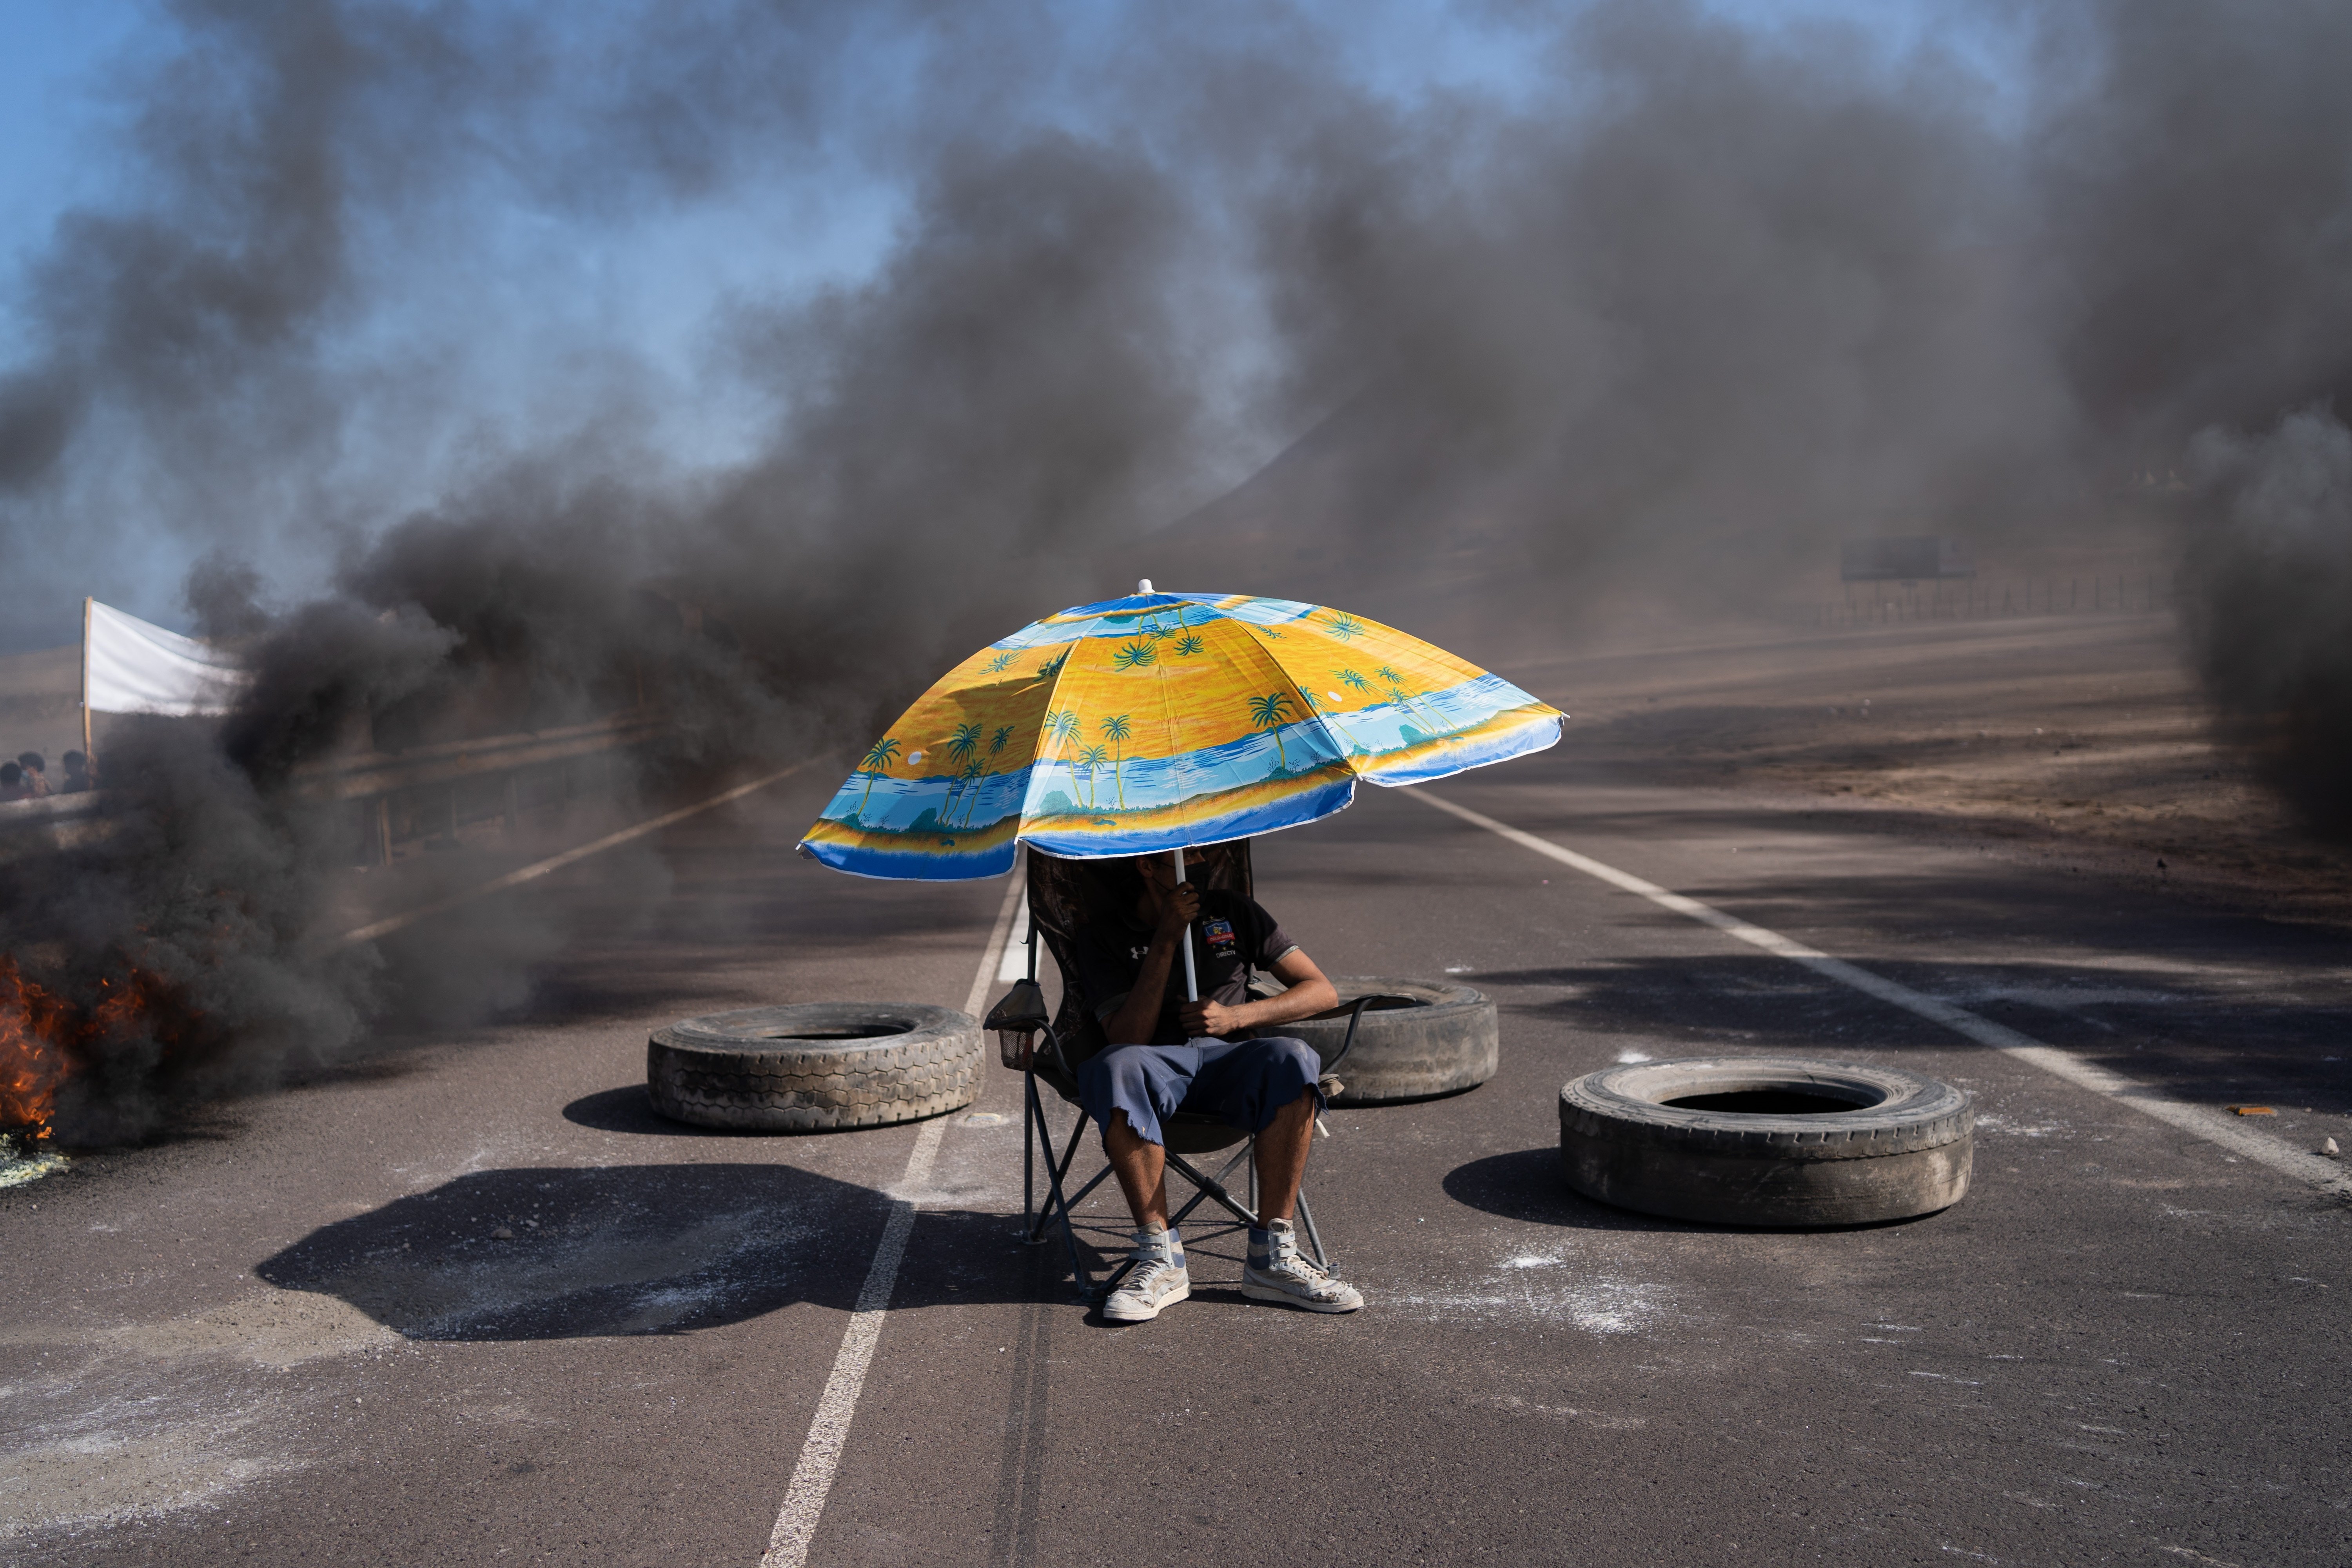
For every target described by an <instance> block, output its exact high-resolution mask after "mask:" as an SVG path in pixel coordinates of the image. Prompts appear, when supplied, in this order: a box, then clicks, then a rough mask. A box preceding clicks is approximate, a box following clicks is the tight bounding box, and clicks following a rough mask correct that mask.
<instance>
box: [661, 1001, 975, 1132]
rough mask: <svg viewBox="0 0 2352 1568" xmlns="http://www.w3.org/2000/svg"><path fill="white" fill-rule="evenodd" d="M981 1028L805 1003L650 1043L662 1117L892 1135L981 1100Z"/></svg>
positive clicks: (726, 1017)
mask: <svg viewBox="0 0 2352 1568" xmlns="http://www.w3.org/2000/svg"><path fill="white" fill-rule="evenodd" d="M981 1060H982V1052H981V1035H980V1025H979V1024H978V1023H977V1022H975V1021H974V1020H973V1019H972V1018H971V1017H970V1016H967V1015H965V1014H962V1013H959V1012H956V1011H954V1010H953V1009H952V1008H948V1007H929V1006H922V1005H917V1004H914V1003H891V1002H882V1003H869V1002H797V1003H793V1004H790V1005H783V1006H775V1007H748V1008H745V1009H743V1010H742V1011H740V1012H736V1013H711V1014H708V1015H706V1016H702V1017H699V1018H686V1019H681V1020H680V1021H679V1022H677V1023H675V1024H672V1025H670V1026H667V1027H666V1028H660V1029H656V1030H655V1031H654V1032H653V1036H652V1037H651V1038H650V1039H648V1040H647V1041H646V1088H647V1089H648V1090H650V1091H651V1093H652V1096H653V1103H654V1109H655V1110H658V1111H660V1112H661V1113H662V1114H663V1115H664V1116H667V1117H669V1118H671V1119H672V1120H674V1121H690V1122H693V1123H695V1124H696V1125H697V1126H701V1127H725V1128H732V1129H736V1130H739V1131H757V1132H816V1131H833V1130H835V1129H840V1128H849V1127H887V1126H888V1125H890V1124H891V1123H893V1122H898V1121H919V1120H920V1119H921V1118H923V1117H926V1116H937V1115H939V1114H940V1112H942V1111H947V1110H956V1109H957V1108H958V1107H960V1106H965V1105H969V1104H971V1102H972V1100H974V1099H975V1098H976V1097H977V1096H978V1095H979V1093H980V1080H981Z"/></svg>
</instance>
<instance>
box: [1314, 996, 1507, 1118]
mask: <svg viewBox="0 0 2352 1568" xmlns="http://www.w3.org/2000/svg"><path fill="white" fill-rule="evenodd" d="M1332 984H1334V985H1336V986H1338V987H1339V1002H1340V1005H1341V1007H1342V1008H1344V1007H1345V1006H1346V1005H1349V1004H1350V1003H1352V1002H1354V1001H1355V1000H1356V998H1357V997H1359V996H1370V997H1371V998H1373V1001H1372V1005H1370V1006H1369V1007H1367V1008H1365V1009H1364V1016H1363V1022H1362V1023H1361V1024H1360V1025H1359V1026H1358V1027H1357V1029H1356V1044H1355V1048H1354V1049H1352V1050H1350V1051H1349V1053H1348V1059H1347V1060H1346V1061H1344V1062H1342V1063H1340V1064H1339V1081H1340V1082H1341V1083H1343V1084H1344V1085H1346V1086H1347V1087H1346V1088H1345V1089H1343V1090H1342V1091H1341V1092H1340V1093H1339V1096H1338V1097H1337V1098H1336V1099H1335V1100H1333V1101H1332V1103H1333V1104H1335V1105H1393V1104H1396V1103H1398V1102H1399V1101H1401V1100H1429V1099H1433V1098H1434V1097H1436V1096H1438V1095H1441V1094H1455V1093H1459V1092H1460V1091H1461V1090H1463V1089H1475V1088H1477V1087H1478V1086H1479V1085H1480V1084H1482V1083H1484V1082H1486V1080H1487V1079H1490V1078H1492V1077H1494V1076H1495V1068H1496V1063H1497V1061H1498V1059H1499V1051H1500V1046H1499V1043H1498V1041H1499V1037H1498V1036H1497V1034H1496V1020H1495V1004H1494V1003H1493V1002H1492V1001H1491V1000H1489V999H1488V998H1487V996H1486V994H1485V993H1484V992H1482V991H1476V990H1474V989H1472V988H1471V987H1470V986H1467V985H1456V984H1453V983H1452V982H1450V981H1443V980H1398V979H1392V978H1387V977H1381V976H1363V975H1351V976H1348V977H1346V978H1342V979H1334V980H1333V981H1332ZM1267 1032H1268V1033H1270V1034H1279V1035H1289V1036H1293V1037H1297V1038H1298V1039H1302V1040H1305V1041H1306V1042H1307V1044H1308V1045H1309V1046H1312V1047H1314V1048H1315V1052H1316V1054H1317V1055H1318V1056H1319V1057H1321V1058H1323V1060H1324V1061H1325V1062H1326V1063H1327V1064H1328V1062H1329V1061H1330V1060H1331V1058H1334V1057H1336V1056H1338V1055H1339V1044H1340V1042H1341V1041H1342V1040H1344V1039H1346V1038H1347V1036H1348V1019H1347V1016H1346V1014H1345V1013H1344V1012H1341V1013H1340V1014H1339V1016H1336V1017H1335V1016H1331V1015H1330V1014H1324V1015H1322V1016H1318V1017H1313V1018H1300V1019H1297V1020H1295V1021H1294V1022H1291V1023H1287V1024H1282V1025H1278V1026H1275V1027H1274V1028H1272V1029H1270V1030H1268V1031H1267Z"/></svg>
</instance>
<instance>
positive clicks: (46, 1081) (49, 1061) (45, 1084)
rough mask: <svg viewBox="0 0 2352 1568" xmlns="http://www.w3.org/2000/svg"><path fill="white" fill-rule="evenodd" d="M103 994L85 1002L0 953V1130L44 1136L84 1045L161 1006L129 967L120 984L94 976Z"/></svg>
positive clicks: (116, 1033)
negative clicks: (38, 979) (45, 984)
mask: <svg viewBox="0 0 2352 1568" xmlns="http://www.w3.org/2000/svg"><path fill="white" fill-rule="evenodd" d="M99 985H100V988H101V989H102V990H103V991H104V992H105V993H106V995H105V997H104V998H103V999H102V1000H101V1001H100V1002H99V1003H98V1005H95V1006H92V1007H82V1006H79V1005H76V1004H75V1003H72V1002H69V1001H68V1000H66V999H65V998H63V997H61V996H58V994H56V993H54V992H51V991H49V990H47V989H46V988H45V987H43V986H41V985H39V984H36V983H35V982H33V981H30V980H27V979H26V978H25V976H24V974H23V973H21V972H20V971H19V970H18V969H17V967H16V960H15V959H13V958H9V957H7V956H5V954H0V1133H5V1132H10V1131H15V1132H16V1134H17V1135H18V1137H19V1138H20V1139H22V1140H23V1141H24V1142H38V1141H40V1140H42V1139H44V1138H47V1136H48V1135H49V1121H50V1118H51V1117H52V1116H53V1115H54V1114H55V1113H56V1110H57V1099H58V1089H59V1088H61V1087H62V1086H63V1085H64V1083H65V1081H66V1079H68V1078H71V1077H72V1076H73V1073H74V1069H75V1067H76V1065H77V1062H78V1060H79V1057H80V1055H81V1053H82V1051H83V1049H84V1048H85V1047H89V1046H91V1045H95V1044H98V1043H100V1042H102V1041H105V1040H108V1039H110V1038H113V1037H120V1036H122V1035H125V1034H129V1033H131V1032H133V1031H135V1030H138V1029H141V1028H142V1027H145V1026H148V1024H149V1022H150V1019H151V1015H152V1014H154V1013H156V1012H158V1011H160V1009H159V1007H158V1005H157V1004H158V1002H159V1000H160V997H159V994H158V989H157V987H156V986H155V985H154V984H153V983H152V982H151V981H150V980H149V979H148V978H147V976H145V975H143V974H142V973H139V971H137V970H135V969H134V970H132V971H131V973H130V976H129V977H128V978H127V979H126V980H125V981H124V982H123V983H122V984H115V983H114V982H112V981H110V980H101V981H100V982H99Z"/></svg>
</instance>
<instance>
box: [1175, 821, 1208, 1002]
mask: <svg viewBox="0 0 2352 1568" xmlns="http://www.w3.org/2000/svg"><path fill="white" fill-rule="evenodd" d="M1171 853H1172V854H1174V855H1175V857H1176V882H1177V885H1178V886H1179V887H1181V886H1182V885H1183V882H1184V849H1183V847H1182V846H1181V845H1179V846H1178V847H1176V848H1175V849H1174V850H1173V851H1171ZM1200 999H1201V979H1200V976H1199V975H1197V974H1195V973H1192V927H1191V926H1186V927H1185V928H1184V1000H1185V1001H1187V1002H1198V1001H1199V1000H1200Z"/></svg>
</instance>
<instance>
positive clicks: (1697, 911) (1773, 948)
mask: <svg viewBox="0 0 2352 1568" xmlns="http://www.w3.org/2000/svg"><path fill="white" fill-rule="evenodd" d="M1398 793H1399V794H1400V795H1406V796H1409V797H1410V798H1412V799H1413V800H1417V801H1420V802H1422V803H1423V804H1424V805H1433V806H1435V807H1436V808H1437V809H1438V810H1440V811H1443V812H1445V813H1448V814H1449V815H1451V816H1458V817H1460V818H1461V819H1462V820H1463V821H1465V822H1467V823H1470V824H1472V825H1473V826H1478V827H1483V828H1485V829H1486V831H1487V832H1489V833H1492V834H1495V835H1496V836H1497V837H1502V838H1507V839H1509V840H1510V841H1511V842H1512V843H1514V844H1516V845H1517V846H1519V847H1521V848H1523V849H1532V850H1534V851H1535V852H1536V853H1537V854H1538V855H1542V856H1547V857H1549V858H1551V859H1554V860H1557V861H1559V863H1560V864H1561V865H1563V866H1568V867H1571V868H1575V869H1576V870H1579V871H1581V872H1583V873H1584V874H1585V875H1586V876H1588V877H1595V878H1598V879H1601V881H1603V882H1606V883H1608V884H1609V885H1610V886H1612V887H1613V888H1621V889H1624V890H1625V891H1626V892H1629V893H1633V894H1635V895H1637V896H1639V897H1641V898H1644V899H1647V900H1650V901H1651V902H1652V903H1654V904H1656V905H1658V906H1659V907H1660V908H1662V909H1668V910H1674V911H1675V913H1676V914H1678V915H1687V916H1688V917H1689V918H1691V919H1692V920H1695V921H1699V922H1700V923H1702V924H1704V925H1711V926H1713V927H1714V928H1715V929H1716V930H1717V931H1721V932H1723V933H1724V934H1725V935H1727V936H1732V937H1737V938H1738V939H1739V940H1740V941H1741V942H1746V943H1748V945H1749V946H1751V947H1760V948H1762V949H1763V950H1764V951H1765V952H1769V953H1771V954H1772V955H1773V956H1775V957H1777V958H1785V959H1788V960H1789V961H1790V962H1791V963H1801V964H1803V965H1804V966H1805V967H1806V968H1808V969H1810V970H1811V971H1812V972H1813V973H1816V974H1821V975H1824V976H1826V977H1828V978H1829V979H1832V980H1834V981H1836V982H1838V983H1839V984H1842V985H1850V986H1852V987H1853V989H1855V990H1856V991H1859V992H1862V993H1863V994H1865V995H1869V996H1874V997H1876V998H1878V1000H1880V1001H1882V1002H1885V1003H1887V1004H1888V1005H1892V1006H1896V1007H1900V1008H1902V1009H1903V1010H1904V1011H1905V1012H1906V1013H1911V1014H1915V1015H1916V1016H1919V1017H1922V1018H1925V1019H1927V1021H1928V1022H1929V1023H1932V1024H1940V1025H1942V1026H1944V1027H1945V1028H1948V1029H1949V1030H1951V1031H1952V1032H1953V1033H1954V1034H1957V1035H1963V1036H1965V1037H1968V1038H1969V1039H1971V1040H1974V1041H1976V1042H1977V1044H1979V1045H1980V1046H1990V1047H1992V1048H1993V1049H1994V1050H1997V1051H1999V1052H2000V1053H2001V1054H2002V1055H2004V1056H2010V1057H2014V1058H2017V1059H2018V1060H2019V1061H2021V1062H2024V1063H2026V1064H2028V1065H2029V1066H2032V1067H2037V1068H2041V1069H2042V1071H2043V1072H2046V1073H2049V1074H2051V1075H2052V1076H2053V1077H2056V1078H2063V1079H2065V1080H2066V1081H2067V1082H2068V1083H2071V1084H2074V1085H2075V1086H2076V1087H2078V1088H2081V1089H2089V1090H2091V1091H2092V1092H2093V1093H2095V1094H2103V1095H2105V1096H2106V1097H2107V1098H2108V1099H2110V1100H2120V1101H2121V1102H2123V1103H2124V1104H2126V1105H2128V1106H2130V1107H2131V1108H2132V1109H2133V1110H2137V1111H2140V1112H2141V1113H2143V1114H2145V1115H2148V1116H2153V1117H2155V1118H2156V1119H2157V1120H2158V1121H2164V1122H2168V1123H2170V1124H2171V1125H2172V1126H2175V1127H2178V1128H2179V1129H2180V1131H2183V1132H2186V1133H2188V1134H2189V1135H2190V1136H2191V1137H2195V1138H2201V1139H2203V1140H2204V1141H2205V1142H2209V1143H2212V1144H2216V1145H2218V1146H2220V1147H2221V1148H2223V1149H2227V1150H2229V1151H2230V1152H2232V1153H2234V1154H2241V1155H2243V1156H2244V1157H2245V1158H2247V1159H2249V1160H2252V1161H2253V1162H2255V1163H2257V1164H2263V1165H2267V1166H2269V1167H2270V1168H2271V1169H2272V1170H2273V1171H2276V1172H2278V1173H2280V1174H2282V1175H2285V1176H2291V1177H2293V1178H2294V1179H2295V1180H2296V1181H2299V1182H2308V1183H2310V1184H2312V1185H2313V1186H2315V1187H2318V1188H2320V1189H2321V1190H2323V1191H2325V1192H2330V1193H2334V1194H2337V1195H2338V1196H2342V1197H2352V1178H2347V1176H2346V1175H2345V1174H2344V1173H2343V1171H2342V1169H2341V1168H2340V1167H2338V1166H2337V1165H2336V1163H2334V1162H2333V1161H2330V1160H2326V1159H2324V1158H2322V1157H2321V1156H2319V1155H2317V1154H2306V1153H2305V1152H2303V1151H2302V1150H2300V1149H2290V1148H2287V1147H2286V1146H2284V1144H2281V1143H2278V1142H2274V1141H2273V1140H2272V1139H2269V1138H2265V1137H2263V1135H2262V1134H2261V1133H2259V1132H2256V1131H2252V1129H2250V1128H2246V1127H2242V1126H2240V1125H2238V1124H2237V1122H2236V1121H2235V1120H2234V1119H2233V1118H2231V1117H2229V1116H2227V1115H2224V1114H2223V1113H2222V1112H2221V1111H2218V1110H2207V1109H2206V1108H2205V1107H2203V1106H2201V1105H2184V1104H2182V1103H2181V1102H2180V1101H2179V1100H2168V1099H2167V1098H2165V1097H2164V1096H2163V1095H2160V1094H2158V1093H2157V1092H2156V1091H2154V1090H2153V1089H2148V1088H2147V1086H2145V1085H2143V1084H2138V1083H2135V1082H2133V1081H2132V1080H2131V1079H2127V1078H2125V1077H2123V1076H2122V1075H2121V1074H2119V1073H2113V1072H2109V1071H2108V1070H2107V1069H2106V1068H2103V1067H2100V1066H2098V1065H2096V1064H2095V1063H2093V1062H2086V1061H2084V1060H2082V1059H2081V1058H2077V1057H2074V1056H2071V1055H2069V1054H2067V1053H2066V1052H2064V1051H2062V1050H2059V1049H2057V1048H2056V1047H2052V1046H2045V1045H2043V1044H2042V1042H2041V1041H2039V1040H2037V1039H2034V1038H2033V1037H2031V1036H2029V1035H2021V1034H2019V1033H2018V1032H2017V1031H2016V1030H2015V1029H2011V1028H2009V1027H2007V1026H2003V1025H2000V1024H1996V1023H1994V1022H1993V1021H1992V1020H1991V1019H1990V1018H1980V1017H1979V1016H1977V1015H1975V1014H1974V1013H1971V1012H1969V1010H1968V1009H1966V1008H1964V1007H1955V1006H1953V1005H1951V1004H1950V1003H1949V1002H1946V1001H1942V1000H1940V999H1939V998H1937V997H1934V996H1930V995H1927V994H1925V993H1924V992H1918V991H1914V990H1912V989H1911V988H1910V987H1909V986H1907V985H1899V984H1895V982H1894V981H1892V980H1888V979H1886V978H1885V977H1884V976H1882V975H1877V974H1873V973H1871V972H1870V971H1868V970H1866V969H1862V968H1858V967H1856V966H1855V965H1853V964H1851V963H1847V962H1846V961H1845V960H1843V959H1842V958H1832V957H1831V956H1830V955H1829V954H1828V953H1826V952H1819V951H1817V950H1815V949H1813V948H1810V947H1807V946H1806V945H1805V944H1804V943H1802V942H1791V941H1790V940H1789V939H1788V938H1787V937H1785V936H1782V935H1781V934H1780V932H1778V931H1766V930H1765V929H1764V928H1763V927H1762V926H1758V925H1750V924H1748V922H1747V921H1743V920H1740V919H1739V918H1738V917H1737V916H1734V915H1727V914H1725V913H1724V912H1723V911H1722V910H1718V909H1716V908H1715V907H1713V906H1712V905H1709V904H1702V903H1700V902H1699V901H1698V900H1696V899H1687V898H1685V897H1684V896H1683V895H1682V894H1680V893H1675V892H1669V891H1667V890H1666V889H1664V888H1661V887H1659V886H1658V885H1657V884H1656V883H1654V882H1647V881H1643V879H1641V878H1639V877H1636V876H1633V874H1632V873H1630V872H1626V871H1620V870H1619V869H1617V868H1616V867H1614V866H1610V865H1604V864H1603V863H1602V862H1601V861H1599V860H1595V859H1593V858H1591V856H1589V855H1580V854H1578V853H1577V852H1576V851H1575V850H1573V849H1565V848H1562V847H1560V846H1559V845H1557V844H1554V843H1553V842H1552V841H1551V840H1550V839H1549V838H1538V837H1536V836H1535V835H1534V834H1532V833H1524V832H1521V831H1520V830H1519V829H1518V828H1516V827H1513V826H1510V825H1509V824H1508V823H1503V822H1497V821H1496V820H1495V819H1494V818H1493V817H1491V816H1486V815H1484V814H1483V813H1480V812H1475V811H1472V810H1471V809H1470V808H1469V807H1468V806H1465V805H1454V803H1453V802H1452V801H1450V800H1440V799H1439V798H1438V797H1437V796H1435V795H1431V794H1429V793H1428V792H1427V791H1425V790H1421V789H1406V790H1400V791H1398Z"/></svg>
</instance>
